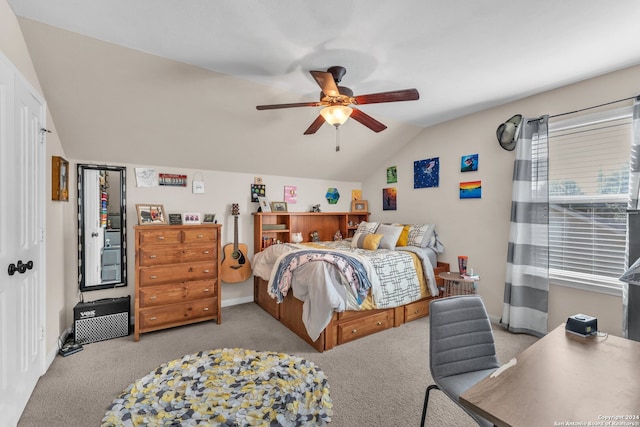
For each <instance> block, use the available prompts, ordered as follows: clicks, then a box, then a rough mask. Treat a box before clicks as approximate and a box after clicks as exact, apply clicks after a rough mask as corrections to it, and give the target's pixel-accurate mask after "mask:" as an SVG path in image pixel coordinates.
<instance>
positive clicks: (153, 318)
mask: <svg viewBox="0 0 640 427" xmlns="http://www.w3.org/2000/svg"><path fill="white" fill-rule="evenodd" d="M149 320H158V318H157V317H156V316H153V317H150V318H149Z"/></svg>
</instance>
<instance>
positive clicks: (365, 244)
mask: <svg viewBox="0 0 640 427" xmlns="http://www.w3.org/2000/svg"><path fill="white" fill-rule="evenodd" d="M382 237H383V236H382V234H373V233H357V232H356V234H354V235H353V239H351V247H352V248H360V249H368V250H370V251H375V250H376V249H378V246H380V240H382Z"/></svg>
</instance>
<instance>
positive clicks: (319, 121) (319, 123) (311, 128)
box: [304, 116, 324, 135]
mask: <svg viewBox="0 0 640 427" xmlns="http://www.w3.org/2000/svg"><path fill="white" fill-rule="evenodd" d="M323 124H324V117H322V116H318V118H317V119H315V120H314V121H313V123H311V126H309V127H308V128H307V130H305V131H304V134H305V135H311V134H314V133H316V132H317V131H318V129H320V126H322V125H323Z"/></svg>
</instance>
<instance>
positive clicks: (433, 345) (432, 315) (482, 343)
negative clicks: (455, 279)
mask: <svg viewBox="0 0 640 427" xmlns="http://www.w3.org/2000/svg"><path fill="white" fill-rule="evenodd" d="M429 319H430V320H429V325H430V334H429V353H430V357H429V367H430V369H431V375H432V376H433V378H434V379H436V380H437V379H438V378H443V377H448V376H451V375H458V374H462V373H465V372H472V371H480V370H483V369H491V368H498V367H499V366H500V365H499V364H498V358H497V357H496V348H495V344H494V340H493V330H492V329H491V322H490V321H489V316H488V315H487V310H486V309H485V307H484V303H483V302H482V299H481V298H480V297H479V296H477V295H467V296H456V297H449V298H442V299H435V300H433V301H431V304H430V307H429Z"/></svg>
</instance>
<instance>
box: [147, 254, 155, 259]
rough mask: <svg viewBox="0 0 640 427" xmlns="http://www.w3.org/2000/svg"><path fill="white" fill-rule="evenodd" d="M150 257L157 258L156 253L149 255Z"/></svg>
mask: <svg viewBox="0 0 640 427" xmlns="http://www.w3.org/2000/svg"><path fill="white" fill-rule="evenodd" d="M149 258H152V259H153V258H157V257H156V256H155V255H149Z"/></svg>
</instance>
